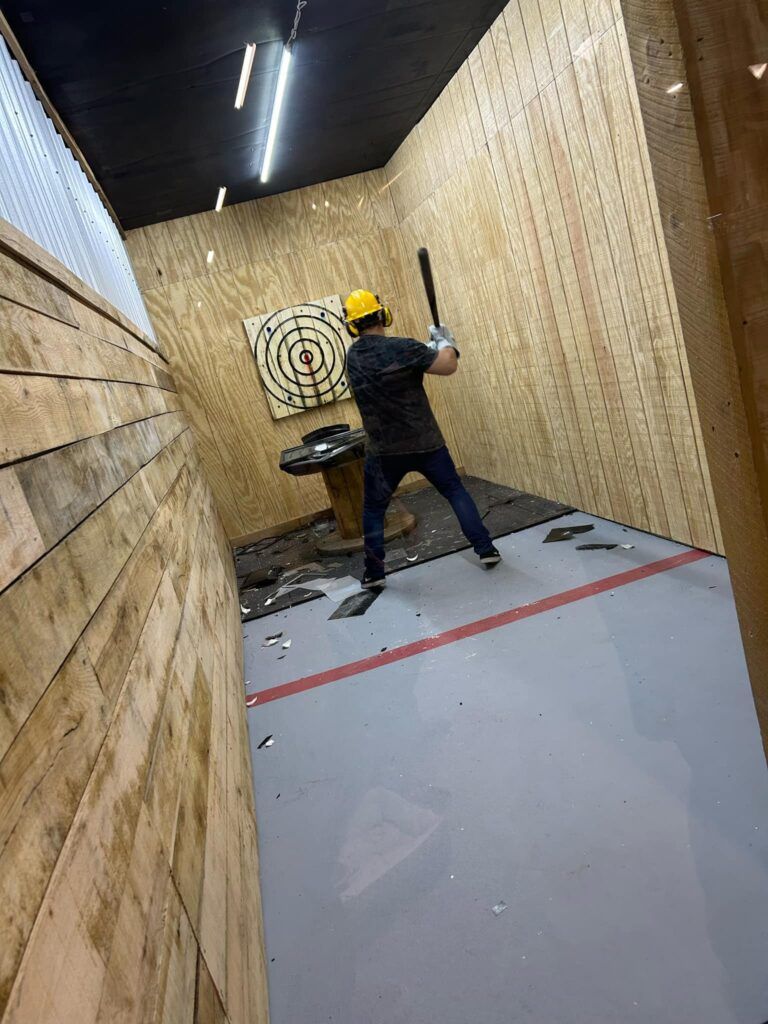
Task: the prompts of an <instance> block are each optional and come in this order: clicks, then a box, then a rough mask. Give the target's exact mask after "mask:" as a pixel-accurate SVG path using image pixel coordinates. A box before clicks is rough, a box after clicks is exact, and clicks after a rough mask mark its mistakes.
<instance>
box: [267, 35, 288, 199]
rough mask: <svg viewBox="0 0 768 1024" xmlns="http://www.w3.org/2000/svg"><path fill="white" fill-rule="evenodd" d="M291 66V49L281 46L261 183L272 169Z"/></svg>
mask: <svg viewBox="0 0 768 1024" xmlns="http://www.w3.org/2000/svg"><path fill="white" fill-rule="evenodd" d="M290 66H291V51H290V50H289V49H288V47H287V46H285V47H283V56H282V57H281V58H280V70H279V71H278V73H277V88H276V89H275V101H274V103H273V104H272V116H271V117H270V119H269V131H268V132H267V145H266V147H265V149H264V160H263V161H262V164H261V181H262V183H263V182H265V181H268V180H269V172H270V171H271V170H272V153H273V151H274V148H275V137H276V135H277V126H278V124H279V123H280V112H281V110H282V108H283V98H284V97H285V85H286V82H287V81H288V69H289V67H290Z"/></svg>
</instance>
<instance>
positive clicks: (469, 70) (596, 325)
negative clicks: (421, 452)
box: [386, 0, 722, 550]
mask: <svg viewBox="0 0 768 1024" xmlns="http://www.w3.org/2000/svg"><path fill="white" fill-rule="evenodd" d="M386 173H387V180H388V181H389V182H390V185H391V188H390V192H391V195H392V199H393V202H394V206H395V211H396V215H397V222H398V224H399V227H400V232H401V237H400V251H401V256H402V260H401V263H400V264H399V266H398V265H396V266H395V269H396V271H399V276H398V277H397V280H398V284H399V293H400V295H401V297H402V296H403V295H404V293H405V291H406V289H407V287H408V284H409V282H412V281H414V280H418V278H417V269H416V261H415V256H414V255H412V254H414V253H415V250H416V247H417V246H418V245H427V246H429V248H430V251H431V253H432V259H433V265H434V270H435V277H436V281H437V286H438V292H439V298H440V308H441V314H442V316H443V317H444V319H445V321H446V322H447V323H448V324H449V325H450V326H451V327H453V328H454V330H455V333H456V336H457V339H458V340H459V343H460V346H461V350H462V361H461V372H460V373H459V374H457V375H456V377H455V378H451V380H449V381H447V382H445V383H444V384H443V385H442V387H443V388H444V391H445V394H446V395H447V402H446V406H447V412H448V415H449V417H450V419H451V422H452V425H453V430H454V435H455V438H456V443H457V448H458V451H457V454H458V457H459V459H460V460H461V462H462V463H463V465H464V466H465V467H466V468H467V470H468V471H470V472H472V473H475V474H478V475H480V476H483V477H487V478H489V479H491V480H496V481H499V482H502V483H505V484H511V485H513V486H516V487H521V488H523V489H525V490H528V491H532V492H534V493H537V494H542V495H546V496H547V497H549V498H556V499H558V500H560V501H563V502H567V503H571V504H573V505H576V506H578V507H579V508H582V509H584V510H586V511H589V512H593V513H597V514H599V515H602V516H606V517H607V518H609V519H615V520H619V521H621V522H626V523H630V524H632V525H634V526H637V527H640V528H641V529H645V530H651V531H652V532H654V533H658V534H662V535H664V536H668V537H673V538H675V539H676V540H680V541H684V542H686V543H692V544H695V545H698V546H700V547H703V548H707V549H710V550H722V540H721V537H720V531H719V524H718V518H717V513H716V509H715V504H714V500H713V495H712V488H711V483H710V479H709V474H708V468H707V462H706V457H705V452H704V447H703V441H702V436H701V430H700V426H699V417H698V413H697V409H696V401H695V396H694V392H693V389H692V386H691V380H690V373H689V368H688V362H687V358H686V351H685V346H684V342H683V336H682V331H681V326H680V318H679V313H678V309H677V304H676V301H675V295H674V289H673V285H672V279H671V275H670V268H669V262H668V257H667V252H666V248H665V244H664V236H663V231H662V225H661V220H660V215H659V208H658V203H657V200H656V195H655V192H654V188H653V181H652V174H651V168H650V161H649V156H648V147H647V145H646V141H645V135H644V132H643V126H642V119H641V116H640V110H639V105H638V99H637V90H636V87H635V82H634V77H633V70H632V64H631V60H630V56H629V50H628V46H627V39H626V32H625V26H624V23H623V19H622V15H621V10H620V5H619V3H618V2H617V0H613V2H612V0H562V2H561V0H554V2H552V0H511V2H510V3H508V4H507V6H506V8H505V9H504V11H503V12H502V13H501V14H500V15H499V17H498V18H497V20H496V21H495V23H494V24H493V26H492V28H491V29H490V31H489V32H488V33H487V34H486V35H485V36H484V37H483V39H482V40H481V41H480V43H479V45H478V46H477V47H476V49H475V50H474V51H473V52H472V53H471V54H470V56H469V58H468V59H467V61H466V62H465V63H464V64H463V65H462V67H461V68H460V70H459V72H458V73H457V74H456V75H455V77H454V78H453V79H452V80H451V81H450V82H449V84H448V86H447V87H446V88H445V90H444V91H443V93H442V94H441V95H440V97H439V99H438V100H437V102H436V103H435V104H434V106H433V107H432V108H431V110H430V111H429V112H428V113H427V115H426V116H425V117H424V119H423V120H422V121H421V122H420V123H419V124H418V125H417V126H416V128H415V129H414V130H413V131H412V132H411V134H410V135H409V136H408V138H407V139H406V140H405V142H404V143H403V144H402V145H401V147H400V148H399V149H398V151H397V153H396V154H395V155H394V156H393V158H392V159H391V160H390V162H389V163H388V165H387V167H386ZM403 254H404V255H403ZM410 308H411V309H412V310H413V321H412V326H413V328H414V329H416V327H418V325H419V324H421V323H423V322H424V320H425V317H426V316H427V311H426V306H425V305H424V300H423V298H422V296H421V294H420V292H419V289H416V292H415V294H412V296H411V305H410Z"/></svg>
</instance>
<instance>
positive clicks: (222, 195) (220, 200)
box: [214, 185, 227, 213]
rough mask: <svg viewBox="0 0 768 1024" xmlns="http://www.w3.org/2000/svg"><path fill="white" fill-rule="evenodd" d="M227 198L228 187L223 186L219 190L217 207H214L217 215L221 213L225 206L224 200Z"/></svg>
mask: <svg viewBox="0 0 768 1024" xmlns="http://www.w3.org/2000/svg"><path fill="white" fill-rule="evenodd" d="M226 196H227V188H226V185H222V186H221V188H220V189H219V194H218V195H217V196H216V205H215V206H214V210H215V211H216V213H221V208H222V206H223V205H224V200H225V198H226Z"/></svg>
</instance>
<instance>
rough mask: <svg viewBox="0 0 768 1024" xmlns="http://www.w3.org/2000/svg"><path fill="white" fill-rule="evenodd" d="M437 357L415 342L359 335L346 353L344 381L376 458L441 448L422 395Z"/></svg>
mask: <svg viewBox="0 0 768 1024" xmlns="http://www.w3.org/2000/svg"><path fill="white" fill-rule="evenodd" d="M436 357H437V352H436V351H435V350H434V349H432V348H428V347H427V346H426V345H425V344H423V342H420V341H414V340H413V338H389V337H386V336H385V335H383V334H363V335H362V336H361V337H359V338H358V339H357V341H355V342H354V344H353V345H350V347H349V349H348V351H347V377H348V379H349V385H350V387H351V388H352V393H353V394H354V396H355V401H356V402H357V405H358V408H359V409H360V415H361V416H362V418H363V426H364V427H365V430H366V433H367V434H368V441H369V450H370V451H371V452H373V454H374V455H404V454H407V453H409V452H431V451H434V450H435V449H436V448H442V446H443V445H444V444H445V441H444V440H443V435H442V434H441V433H440V427H438V425H437V421H436V420H435V417H434V414H433V412H432V408H431V406H430V404H429V399H428V398H427V393H426V391H425V390H424V373H425V371H426V370H428V369H429V367H430V366H431V365H432V363H433V362H434V361H435V359H436Z"/></svg>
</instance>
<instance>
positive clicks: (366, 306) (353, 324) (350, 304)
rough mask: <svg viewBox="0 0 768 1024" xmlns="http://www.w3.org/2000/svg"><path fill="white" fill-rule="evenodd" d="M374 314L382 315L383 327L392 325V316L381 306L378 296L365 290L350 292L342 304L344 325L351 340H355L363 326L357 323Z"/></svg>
mask: <svg viewBox="0 0 768 1024" xmlns="http://www.w3.org/2000/svg"><path fill="white" fill-rule="evenodd" d="M374 313H381V314H382V322H383V324H384V326H385V327H389V325H390V324H391V323H392V314H391V313H390V311H389V309H388V308H387V307H386V306H382V304H381V300H380V299H379V296H378V295H374V294H373V292H369V291H366V290H365V288H356V289H355V290H354V291H353V292H350V294H349V295H348V296H347V301H346V302H345V303H344V323H345V324H346V325H347V330H348V331H349V333H350V334H351V335H352V337H353V338H356V337H357V336H358V334H359V333H360V329H361V328H362V327H364V326H365V325H364V324H362V323H359V321H363V320H365V319H367V318H368V317H369V316H372V315H373V314H374Z"/></svg>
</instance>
